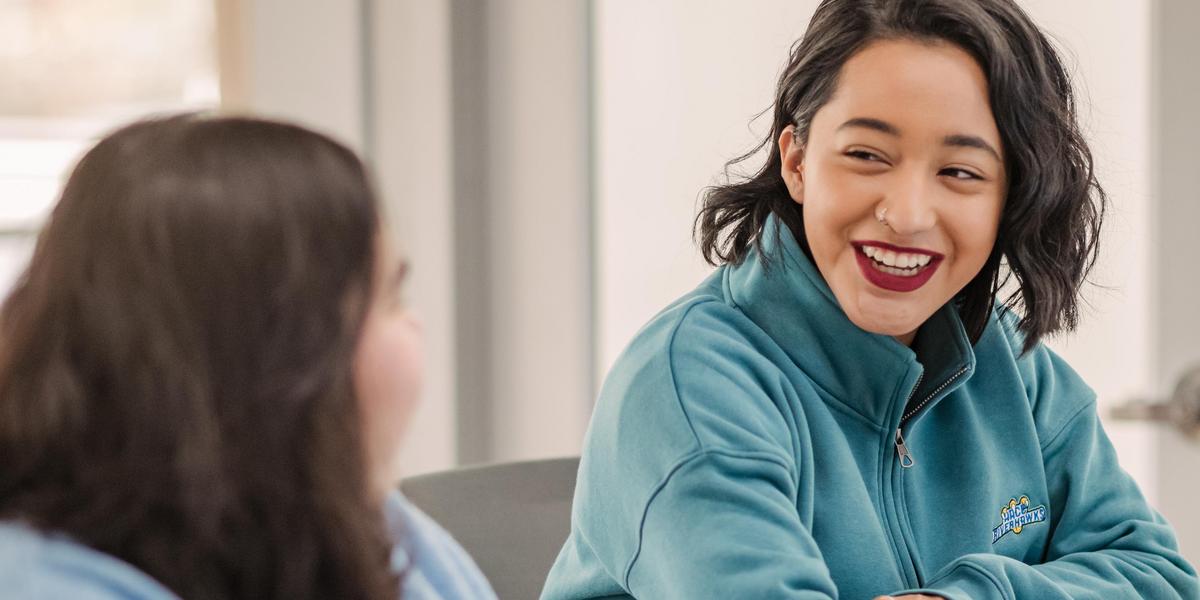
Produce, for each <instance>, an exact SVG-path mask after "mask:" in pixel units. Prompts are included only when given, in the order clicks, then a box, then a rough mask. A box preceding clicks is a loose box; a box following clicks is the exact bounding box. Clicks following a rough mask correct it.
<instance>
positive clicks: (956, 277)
mask: <svg viewBox="0 0 1200 600" xmlns="http://www.w3.org/2000/svg"><path fill="white" fill-rule="evenodd" d="M763 144H764V146H765V147H766V149H767V150H768V152H769V155H768V158H767V160H766V164H765V165H764V166H763V167H762V169H761V170H759V171H758V172H757V174H755V175H754V176H752V177H750V178H748V179H746V180H744V181H738V182H734V183H731V184H729V185H725V186H720V187H716V188H713V189H710V190H709V191H708V192H707V195H706V198H705V204H704V207H703V209H702V210H701V212H700V215H699V217H698V219H697V224H696V225H697V232H698V235H699V239H700V244H701V250H702V251H703V253H704V256H705V257H706V258H707V259H708V260H709V261H710V262H712V263H714V264H716V265H719V268H718V269H717V270H716V272H715V273H714V274H713V275H712V276H711V277H709V278H708V279H707V280H706V281H704V282H703V283H702V284H701V285H700V286H699V287H698V288H697V289H696V290H694V291H693V292H691V293H690V294H688V295H686V296H684V297H683V298H681V299H679V300H678V301H676V302H675V303H674V304H672V305H671V306H669V307H667V308H666V309H665V310H664V311H663V312H661V313H660V314H659V315H658V316H656V317H655V318H654V319H653V320H652V321H651V322H650V323H649V324H648V325H646V326H645V327H644V328H643V329H642V330H641V331H640V332H639V333H638V335H637V337H636V338H635V339H634V340H633V341H632V342H631V344H630V345H629V347H628V348H627V349H626V350H625V352H624V353H623V354H622V355H621V357H620V358H619V359H618V360H617V363H616V365H615V366H614V368H613V370H612V372H611V373H610V374H609V375H608V377H607V379H606V381H605V384H604V386H603V389H602V392H601V395H600V398H599V400H598V402H597V405H596V409H595V413H594V416H593V419H592V423H591V427H590V430H589V433H588V437H587V441H586V442H585V448H584V452H583V457H582V461H581V466H580V471H579V479H578V485H577V488H576V496H575V503H574V506H573V518H572V530H571V535H570V537H569V538H568V540H567V542H566V544H565V546H564V548H563V550H562V552H561V553H560V555H559V557H558V560H557V562H556V563H555V565H554V567H553V569H552V570H551V573H550V577H549V579H548V581H547V585H546V588H545V591H544V592H543V598H545V599H549V600H558V599H566V598H599V597H638V598H656V599H661V598H797V599H799V598H804V599H821V598H825V599H829V598H852V599H865V598H871V597H874V596H877V595H880V594H892V595H894V596H899V597H904V598H927V597H932V598H938V597H940V598H948V599H953V600H967V599H972V600H980V599H989V598H997V599H1000V598H1004V599H1011V598H1038V599H1066V598H1079V597H1095V598H1106V599H1111V598H1131V599H1132V598H1164V599H1165V598H1195V597H1197V596H1198V595H1200V588H1198V586H1197V578H1196V574H1195V571H1194V570H1193V568H1192V567H1191V566H1190V565H1188V564H1187V563H1186V562H1185V561H1184V560H1183V559H1182V557H1181V556H1180V555H1179V552H1178V549H1177V545H1176V542H1175V539H1174V534H1173V533H1172V531H1171V529H1170V527H1169V526H1168V525H1167V524H1166V523H1165V522H1164V521H1163V520H1162V518H1161V517H1160V516H1159V515H1158V514H1157V513H1156V512H1155V511H1153V510H1152V509H1151V508H1150V507H1149V506H1148V505H1147V504H1146V502H1145V500H1144V499H1143V498H1142V496H1141V494H1140V492H1139V491H1138V489H1137V486H1136V485H1135V484H1134V483H1133V481H1132V480H1131V479H1130V478H1129V476H1128V475H1127V474H1125V472H1124V471H1122V470H1121V468H1120V466H1119V465H1118V463H1117V458H1116V455H1115V453H1114V451H1113V449H1112V446H1111V444H1109V442H1108V439H1107V437H1106V436H1105V434H1104V430H1103V428H1102V427H1101V426H1100V422H1099V419H1098V418H1097V415H1096V408H1095V398H1094V394H1093V393H1092V392H1091V390H1090V389H1089V388H1088V387H1087V385H1086V384H1085V383H1084V382H1083V381H1082V380H1080V378H1079V377H1078V376H1077V375H1076V374H1075V373H1074V371H1072V370H1071V368H1070V367H1069V366H1067V365H1066V364H1065V363H1063V362H1062V360H1061V359H1059V358H1058V357H1057V356H1056V355H1055V354H1054V353H1053V352H1051V351H1050V350H1049V349H1047V348H1046V347H1045V346H1043V345H1041V343H1040V340H1041V338H1042V337H1044V336H1045V335H1047V334H1050V333H1054V332H1057V331H1064V330H1070V329H1071V328H1073V327H1074V325H1075V321H1076V318H1077V304H1078V301H1079V300H1078V292H1079V288H1080V286H1081V285H1082V284H1083V282H1084V280H1085V276H1086V274H1087V272H1088V270H1089V269H1090V267H1091V265H1092V263H1093V262H1094V259H1095V256H1096V251H1097V247H1096V241H1097V239H1098V237H1097V236H1098V234H1099V227H1100V223H1101V216H1102V214H1103V210H1104V203H1105V198H1104V193H1103V191H1102V189H1101V187H1100V186H1099V184H1098V183H1097V181H1096V178H1095V176H1094V174H1093V170H1092V158H1091V154H1090V152H1089V150H1088V148H1087V145H1086V143H1085V142H1084V140H1083V137H1082V135H1081V134H1080V132H1079V128H1078V125H1077V123H1076V116H1075V107H1074V104H1073V100H1072V94H1071V83H1070V80H1069V78H1068V76H1067V74H1066V72H1065V70H1064V69H1063V67H1062V65H1061V64H1060V61H1059V59H1058V56H1057V54H1056V53H1055V51H1054V49H1053V47H1052V45H1051V44H1050V43H1049V42H1048V40H1047V39H1046V37H1045V36H1044V35H1043V34H1042V33H1041V32H1040V31H1039V30H1038V28H1037V27H1036V25H1035V24H1033V23H1032V22H1031V21H1030V19H1029V18H1028V17H1027V16H1026V15H1025V14H1024V13H1023V12H1022V11H1021V9H1020V8H1019V7H1018V6H1017V5H1016V4H1014V3H1013V2H1012V1H1011V0H875V1H872V2H863V1H861V0H826V1H824V2H822V3H821V5H820V6H819V7H818V8H817V11H816V13H815V15H814V16H813V18H812V21H811V23H810V24H809V27H808V30H807V31H806V32H805V34H804V37H803V38H802V39H801V40H800V41H799V42H798V43H797V44H796V46H795V47H794V49H793V51H792V53H791V56H790V61H789V63H788V65H787V66H786V68H785V69H784V72H783V74H782V76H781V78H780V81H779V87H778V90H777V95H776V98H775V110H774V123H773V127H772V131H771V133H770V134H769V136H768V137H767V139H766V140H764V142H763ZM1002 267H1003V269H1002ZM1002 272H1007V273H1011V275H1012V276H1013V277H1014V278H1015V279H1016V282H1017V284H1018V291H1017V292H1016V294H1014V295H1013V296H1011V297H1009V298H1006V299H1004V300H1003V301H1002V302H998V301H997V290H998V289H999V287H1000V283H1001V281H1002V276H1001V275H1002Z"/></svg>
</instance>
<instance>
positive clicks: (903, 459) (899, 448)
mask: <svg viewBox="0 0 1200 600" xmlns="http://www.w3.org/2000/svg"><path fill="white" fill-rule="evenodd" d="M966 372H967V367H963V368H961V369H959V370H958V372H957V373H955V374H954V375H952V376H951V377H950V378H949V379H947V380H946V381H943V382H942V385H939V386H938V387H937V389H936V390H933V393H931V394H929V395H928V396H926V397H925V399H924V400H922V401H921V403H920V404H917V405H916V406H915V407H913V409H912V410H909V411H908V412H907V413H905V414H904V416H902V417H900V426H899V427H897V428H896V456H897V457H899V458H900V466H901V467H903V468H905V469H911V468H912V466H913V465H915V464H917V461H916V460H915V459H913V455H912V452H909V450H908V446H906V445H905V444H904V434H903V433H901V431H900V430H902V429H904V424H905V423H907V422H908V420H909V419H911V418H913V415H915V414H917V413H918V412H921V409H922V408H925V405H926V404H929V401H930V400H933V399H934V398H935V397H936V396H937V395H938V394H940V393H942V390H944V389H946V386H948V385H950V384H951V383H954V380H955V379H958V378H959V377H962V374H963V373H966ZM924 377H925V374H924V373H922V374H921V375H919V376H918V377H917V384H916V385H914V386H913V391H912V393H910V394H909V395H908V400H905V401H904V405H905V406H908V403H909V402H910V401H911V400H912V397H913V394H916V393H917V388H919V387H921V380H922V379H924Z"/></svg>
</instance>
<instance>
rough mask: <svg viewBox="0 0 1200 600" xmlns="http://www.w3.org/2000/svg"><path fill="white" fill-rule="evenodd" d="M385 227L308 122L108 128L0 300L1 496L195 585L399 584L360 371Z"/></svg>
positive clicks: (361, 177)
mask: <svg viewBox="0 0 1200 600" xmlns="http://www.w3.org/2000/svg"><path fill="white" fill-rule="evenodd" d="M378 230H379V217H378V216H377V207H376V201H375V198H374V195H373V193H372V191H371V189H370V186H369V185H368V179H367V176H366V174H365V171H364V168H363V165H362V164H361V162H360V161H359V159H358V158H357V157H356V156H355V154H354V153H353V152H351V151H350V150H348V149H347V148H345V147H344V146H342V145H340V144H338V143H336V142H334V141H332V140H330V139H328V138H326V137H324V136H322V135H319V134H316V133H313V132H311V131H308V130H306V129H302V128H300V127H297V126H292V125H287V124H282V123H276V122H269V121H264V120H256V119H249V118H234V117H220V118H218V117H205V116H200V115H183V116H174V117H167V118H162V119H156V120H148V121H143V122H139V123H135V124H133V125H130V126H127V127H125V128H123V129H121V130H119V131H117V132H115V133H113V134H111V135H109V136H107V137H106V138H104V139H103V140H101V141H100V142H99V143H98V144H97V145H96V146H95V147H94V148H93V149H91V150H90V151H89V152H88V153H87V154H86V155H85V156H84V157H83V158H82V160H81V161H80V162H79V164H78V166H77V167H76V168H75V170H74V172H73V174H72V175H71V177H70V179H69V180H68V182H67V184H66V187H65V189H64V191H63V194H62V198H61V200H60V201H59V203H58V204H57V206H56V207H55V209H54V211H53V213H52V214H51V216H50V219H49V222H48V224H47V226H46V227H45V229H44V231H43V232H42V234H41V236H40V238H39V239H38V242H37V246H36V249H35V251H34V255H33V258H32V261H31V263H30V265H29V267H28V269H27V271H26V272H25V273H24V275H23V276H22V277H21V278H20V280H19V281H18V283H17V285H16V287H15V289H14V290H13V292H12V293H11V295H10V296H9V298H8V299H7V301H6V303H5V304H4V307H3V311H2V312H0V457H2V458H0V518H2V519H6V520H14V519H15V520H19V521H22V522H25V523H27V524H29V525H30V526H33V527H35V528H37V529H41V530H44V531H54V532H61V533H65V534H67V535H69V536H71V537H72V538H74V539H76V540H78V541H79V542H81V543H83V544H85V545H87V546H90V547H92V548H95V549H97V550H100V551H103V552H105V553H108V554H111V555H113V556H116V557H119V558H121V559H123V560H125V561H127V562H129V563H131V564H133V565H135V566H137V567H138V568H140V569H142V570H143V571H145V572H146V573H147V574H149V575H150V576H152V577H154V578H155V579H157V580H158V581H159V582H161V583H162V584H164V585H165V586H167V587H168V588H170V589H171V590H173V591H174V592H175V593H177V594H179V595H180V596H182V597H184V598H188V599H194V600H201V599H217V598H254V599H264V598H280V599H282V598H288V599H296V598H313V599H316V598H354V599H364V600H365V599H372V600H375V599H382V598H395V597H396V594H397V593H398V589H399V587H398V582H397V581H396V577H395V576H393V575H392V574H391V573H390V571H389V569H388V563H387V558H388V557H387V555H388V544H387V542H386V535H385V530H384V524H383V522H382V515H381V513H380V510H379V507H378V506H377V505H376V500H375V499H372V498H371V495H370V493H369V491H368V490H369V484H368V481H367V478H368V474H367V473H368V471H367V467H366V465H365V460H366V459H365V453H364V449H363V444H362V441H361V439H360V438H361V433H362V432H361V431H360V422H359V410H358V405H357V402H356V398H355V395H354V390H353V382H352V378H351V373H352V362H353V360H352V359H353V354H354V350H355V347H356V344H357V339H358V337H359V334H360V328H361V324H362V322H363V319H364V315H365V312H366V310H367V308H368V299H369V297H370V288H371V286H372V285H373V283H372V273H373V264H374V261H375V260H376V257H375V248H376V246H375V242H376V240H377V236H378V234H379V231H378Z"/></svg>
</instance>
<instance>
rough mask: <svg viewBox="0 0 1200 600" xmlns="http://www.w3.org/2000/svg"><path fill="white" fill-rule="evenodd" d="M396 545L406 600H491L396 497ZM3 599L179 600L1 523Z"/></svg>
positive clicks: (460, 556) (122, 567) (449, 541)
mask: <svg viewBox="0 0 1200 600" xmlns="http://www.w3.org/2000/svg"><path fill="white" fill-rule="evenodd" d="M384 516H385V517H386V520H387V526H388V531H389V534H390V535H391V537H392V539H393V540H395V541H396V544H395V547H394V549H393V550H392V561H391V562H392V569H393V570H394V571H396V572H397V573H400V572H405V571H406V570H407V572H405V576H404V583H403V585H402V588H401V590H400V591H401V597H403V598H404V599H405V600H410V599H411V600H441V599H445V600H451V599H464V600H476V599H479V600H484V599H488V600H490V599H494V598H495V597H496V594H495V592H493V591H492V588H491V586H490V585H488V583H487V580H486V579H484V577H483V574H482V573H480V572H479V568H478V567H477V566H475V563H474V561H472V560H471V558H470V557H469V556H467V553H466V552H465V551H464V550H463V549H462V547H461V546H459V545H458V543H457V542H455V541H454V539H453V538H451V537H450V534H448V533H446V531H445V530H444V529H442V528H441V527H440V526H439V525H438V524H437V523H435V522H434V521H433V519H430V518H429V517H428V516H427V515H426V514H425V513H423V512H421V511H420V509H418V508H417V507H415V506H413V505H412V504H411V503H409V502H408V500H406V499H405V498H404V497H403V496H401V495H400V494H399V493H394V494H392V495H391V496H389V497H388V498H387V501H386V502H385V503H384ZM0 596H2V597H4V598H22V599H28V600H49V599H52V598H53V599H61V598H71V599H72V600H118V599H120V600H178V596H176V595H175V594H174V593H173V592H171V591H170V590H168V589H167V588H166V587H164V586H163V585H162V584H160V583H158V582H157V581H155V580H154V579H153V578H151V577H150V576H148V575H146V574H145V573H143V572H141V571H140V570H138V569H137V568H136V567H134V566H132V565H130V564H129V563H126V562H124V561H122V560H120V559H118V558H115V557H112V556H109V555H107V554H104V553H102V552H97V551H96V550H92V549H91V548H88V547H86V546H83V545H81V544H78V543H76V542H74V541H71V540H70V539H69V538H68V537H66V536H64V535H60V534H48V533H43V532H40V531H37V530H34V529H31V528H29V527H27V526H24V525H21V524H18V523H12V522H5V523H0Z"/></svg>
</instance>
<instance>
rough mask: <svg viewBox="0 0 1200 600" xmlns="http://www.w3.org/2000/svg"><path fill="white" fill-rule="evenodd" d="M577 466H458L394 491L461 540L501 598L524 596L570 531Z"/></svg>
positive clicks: (538, 587)
mask: <svg viewBox="0 0 1200 600" xmlns="http://www.w3.org/2000/svg"><path fill="white" fill-rule="evenodd" d="M578 468H579V459H578V458H559V459H551V460H538V461H529V462H516V463H505V464H498V465H488V466H482V467H465V468H461V469H454V470H451V471H444V472H441V473H431V474H429V475H420V476H417V477H410V478H408V479H405V480H404V481H402V482H401V483H400V489H401V490H402V491H403V492H404V495H405V496H407V497H408V499H409V500H411V501H412V502H413V504H416V505H417V506H419V507H420V508H421V510H423V511H425V512H426V513H428V514H429V516H431V517H433V519H434V520H436V521H437V522H438V523H440V524H441V525H442V527H445V528H446V529H447V530H448V531H449V532H450V533H451V535H453V536H454V538H455V539H456V540H458V542H459V544H462V546H463V548H465V549H466V550H467V552H468V553H469V554H470V555H471V557H472V558H474V559H475V562H476V563H477V564H478V565H479V568H480V569H481V570H482V571H483V574H484V575H486V576H487V578H488V581H490V582H491V584H492V587H493V588H494V589H495V590H496V594H497V595H498V596H499V597H500V599H501V600H528V599H531V598H537V597H538V595H539V594H540V593H541V591H542V585H543V584H544V583H545V581H546V574H547V573H549V571H550V567H551V565H553V564H554V559H555V558H556V557H557V556H558V551H559V549H561V548H562V545H563V542H564V541H566V539H567V534H568V533H570V531H571V498H572V496H573V495H574V493H575V473H576V471H577V470H578Z"/></svg>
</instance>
